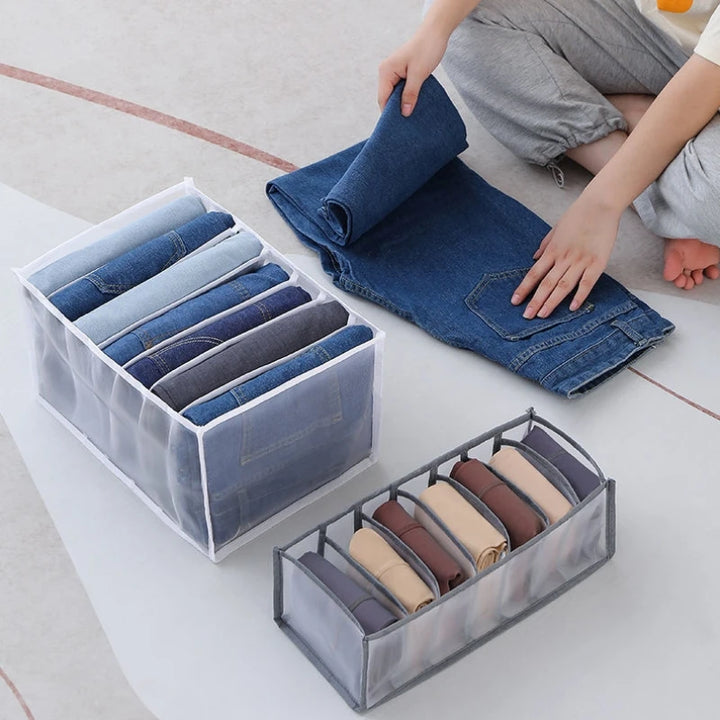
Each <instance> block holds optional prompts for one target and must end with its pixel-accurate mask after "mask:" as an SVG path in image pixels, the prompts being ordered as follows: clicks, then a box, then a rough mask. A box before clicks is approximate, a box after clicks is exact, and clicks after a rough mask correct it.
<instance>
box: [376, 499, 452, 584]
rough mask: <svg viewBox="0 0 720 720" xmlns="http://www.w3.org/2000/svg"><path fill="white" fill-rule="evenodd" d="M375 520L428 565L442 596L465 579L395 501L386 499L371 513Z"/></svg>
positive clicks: (447, 555)
mask: <svg viewBox="0 0 720 720" xmlns="http://www.w3.org/2000/svg"><path fill="white" fill-rule="evenodd" d="M373 520H377V522H379V523H380V524H381V525H384V526H385V527H386V528H387V529H388V530H390V531H392V532H393V533H394V534H395V535H396V537H398V538H400V540H402V541H403V542H404V543H405V544H406V545H407V546H408V547H409V548H410V549H411V550H412V551H413V552H414V553H415V554H416V555H417V556H418V557H419V558H420V559H421V560H422V561H423V562H424V563H425V564H426V565H427V566H428V568H429V570H430V572H431V573H432V574H433V575H434V576H435V579H436V580H437V581H438V586H439V587H440V594H441V595H444V594H445V593H446V592H449V591H450V590H452V589H453V588H454V587H457V586H458V585H460V583H461V582H462V581H463V580H465V575H464V574H463V571H462V570H461V568H460V565H458V563H457V562H456V561H455V560H454V559H453V557H452V556H451V555H450V554H449V553H448V552H447V551H446V550H445V549H444V548H442V547H441V546H440V545H439V543H438V542H437V540H435V538H434V537H433V536H432V535H431V534H430V533H429V532H428V531H427V530H426V529H425V528H424V527H423V526H422V525H421V524H420V523H419V522H417V520H415V519H414V518H413V517H412V515H410V514H409V513H408V512H407V511H406V510H405V508H404V507H403V506H402V505H401V504H400V503H399V502H398V501H397V500H388V501H387V502H384V503H383V504H382V505H380V506H379V507H378V508H377V510H375V512H374V513H373Z"/></svg>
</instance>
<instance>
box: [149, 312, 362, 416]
mask: <svg viewBox="0 0 720 720" xmlns="http://www.w3.org/2000/svg"><path fill="white" fill-rule="evenodd" d="M347 320H348V313H347V310H345V308H344V307H343V306H342V305H341V304H340V303H339V302H337V301H332V302H328V303H319V304H318V303H310V304H308V305H304V306H302V307H300V308H298V310H297V311H296V312H294V313H290V314H285V315H281V316H280V317H279V318H277V319H276V320H273V321H272V322H268V323H264V324H263V325H260V326H259V327H258V328H256V329H255V330H253V332H248V333H244V334H243V335H242V336H240V337H239V338H238V339H237V340H236V341H232V342H229V343H225V345H224V346H223V348H222V349H218V351H217V352H215V353H208V355H207V356H206V357H204V358H202V359H201V360H199V361H198V362H196V363H193V364H192V365H190V366H189V367H187V368H184V369H182V370H180V371H179V372H177V373H173V374H172V375H168V376H166V377H163V378H161V379H160V380H158V381H157V382H156V383H155V384H154V385H153V388H152V391H153V392H154V393H155V394H156V395H157V396H158V397H159V398H161V399H162V400H164V401H165V402H166V403H167V404H168V405H169V406H170V407H171V408H172V409H173V410H177V411H178V412H179V411H180V410H182V409H183V408H184V407H186V406H187V405H189V404H190V403H192V402H195V400H197V399H198V398H201V397H202V396H203V395H207V394H208V393H210V392H212V391H213V390H216V389H217V388H220V387H222V386H224V385H227V384H228V383H231V382H232V381H233V380H237V379H238V378H240V377H241V376H242V375H244V374H245V373H249V372H251V371H253V370H257V369H258V368H261V367H262V366H263V365H269V364H270V363H272V362H276V361H277V360H281V359H282V358H284V357H286V356H288V355H291V354H293V353H295V352H297V351H298V350H302V349H303V348H305V347H307V346H308V345H311V344H312V343H314V342H316V341H317V340H320V339H322V338H324V337H325V336H326V335H330V333H333V332H335V331H336V330H339V329H340V328H341V327H343V326H344V325H345V324H346V323H347Z"/></svg>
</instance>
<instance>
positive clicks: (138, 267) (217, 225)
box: [48, 212, 235, 320]
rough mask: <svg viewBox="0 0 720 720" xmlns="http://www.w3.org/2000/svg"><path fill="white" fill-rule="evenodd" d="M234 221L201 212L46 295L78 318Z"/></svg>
mask: <svg viewBox="0 0 720 720" xmlns="http://www.w3.org/2000/svg"><path fill="white" fill-rule="evenodd" d="M234 224H235V221H234V220H233V217H232V215H229V214H228V213H219V212H210V213H206V214H205V215H201V216H200V217H197V218H195V219H194V220H191V221H190V222H189V223H186V224H185V225H182V226H181V227H179V228H178V229H177V230H170V232H167V233H165V234H164V235H160V236H159V237H156V238H153V239H152V240H148V241H147V242H146V243H143V244H142V245H140V246H138V247H136V248H134V249H132V250H128V251H127V252H126V253H123V254H122V255H120V256H118V257H116V258H113V259H112V260H110V261H109V262H107V263H105V265H103V266H102V267H99V268H97V269H96V270H93V271H92V272H90V273H88V274H87V275H85V276H84V277H82V278H80V279H79V280H76V281H75V282H73V283H70V284H69V285H67V286H65V287H64V288H62V289H61V290H58V291H57V292H56V293H53V294H52V295H50V297H49V298H48V299H49V300H50V302H51V303H52V304H53V305H54V306H55V307H56V308H57V309H58V310H60V312H61V313H63V315H65V317H67V318H68V320H77V319H78V318H79V317H80V316H81V315H85V314H86V313H89V312H90V311H91V310H94V309H95V308H97V307H100V306H101V305H103V304H104V303H106V302H108V301H109V300H112V299H113V298H114V297H117V296H118V295H122V293H124V292H127V291H128V290H130V288H133V287H135V286H136V285H139V284H140V283H141V282H144V281H145V280H148V279H150V278H151V277H153V276H154V275H157V274H158V273H160V272H162V271H163V270H166V269H167V268H169V267H170V266H171V265H174V264H175V263H176V262H177V261H178V260H180V259H181V258H184V257H185V256H186V255H189V254H190V253H191V252H193V251H194V250H197V249H198V248H199V247H201V246H202V245H204V244H205V243H206V242H208V241H209V240H212V238H214V237H216V236H217V235H219V234H220V233H221V232H223V231H224V230H227V229H228V228H231V227H232V226H233V225H234Z"/></svg>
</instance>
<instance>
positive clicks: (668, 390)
mask: <svg viewBox="0 0 720 720" xmlns="http://www.w3.org/2000/svg"><path fill="white" fill-rule="evenodd" d="M628 370H630V372H633V373H635V374H636V375H637V376H638V377H641V378H642V379H643V380H646V381H647V382H649V383H650V384H651V385H655V386H656V387H658V388H660V389H661V390H662V391H663V392H666V393H668V395H672V396H673V397H674V398H677V399H678V400H681V401H682V402H684V403H685V404H687V405H689V406H690V407H691V408H693V409H695V410H699V411H700V412H701V413H704V414H705V415H709V416H710V417H711V418H713V419H714V420H720V414H718V413H716V412H713V411H712V410H710V409H709V408H706V407H704V406H703V405H700V403H696V402H695V401H694V400H690V398H686V397H685V396H684V395H681V394H680V393H679V392H675V390H672V389H671V388H669V387H667V386H666V385H663V384H662V383H660V382H658V381H657V380H654V379H653V378H651V377H650V376H649V375H645V373H642V372H640V371H639V370H637V369H636V368H634V367H632V366H630V367H628Z"/></svg>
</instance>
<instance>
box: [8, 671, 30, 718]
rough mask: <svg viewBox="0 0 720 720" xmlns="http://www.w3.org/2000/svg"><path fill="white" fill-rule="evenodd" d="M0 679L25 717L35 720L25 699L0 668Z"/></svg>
mask: <svg viewBox="0 0 720 720" xmlns="http://www.w3.org/2000/svg"><path fill="white" fill-rule="evenodd" d="M0 678H2V679H3V680H4V681H5V684H6V685H7V686H8V687H9V688H10V692H11V693H12V694H13V695H14V697H15V699H16V700H17V701H18V703H20V707H21V708H22V709H23V711H24V713H25V716H26V717H27V718H28V720H35V716H34V715H33V714H32V712H31V711H30V708H29V707H28V704H27V703H26V702H25V698H24V697H23V696H22V693H21V692H20V691H19V690H18V689H17V687H16V686H15V683H14V682H13V681H12V680H11V679H10V678H9V677H8V675H7V673H6V672H5V671H4V670H3V669H2V668H1V667H0Z"/></svg>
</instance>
